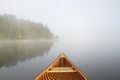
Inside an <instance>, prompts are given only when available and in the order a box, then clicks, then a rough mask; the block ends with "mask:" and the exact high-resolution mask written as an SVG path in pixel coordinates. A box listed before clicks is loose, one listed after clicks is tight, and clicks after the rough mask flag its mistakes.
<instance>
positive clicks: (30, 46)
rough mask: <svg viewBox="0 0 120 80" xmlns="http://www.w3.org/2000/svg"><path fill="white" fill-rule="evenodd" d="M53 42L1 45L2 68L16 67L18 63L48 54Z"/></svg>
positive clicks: (24, 42) (0, 59)
mask: <svg viewBox="0 0 120 80" xmlns="http://www.w3.org/2000/svg"><path fill="white" fill-rule="evenodd" d="M52 45H53V42H52V41H15V42H1V43H0V68H1V67H2V66H6V67H9V66H14V65H16V64H17V62H18V61H25V60H29V59H32V58H35V57H37V56H42V55H43V54H46V53H48V51H49V50H50V48H51V46H52Z"/></svg>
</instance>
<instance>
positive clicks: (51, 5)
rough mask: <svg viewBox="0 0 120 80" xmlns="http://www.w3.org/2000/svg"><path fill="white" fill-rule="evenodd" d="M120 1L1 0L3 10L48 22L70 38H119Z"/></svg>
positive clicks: (62, 36)
mask: <svg viewBox="0 0 120 80" xmlns="http://www.w3.org/2000/svg"><path fill="white" fill-rule="evenodd" d="M119 4H120V1H118V0H97V1H96V0H91V1H89V0H60V1H59V0H50V1H49V0H44V1H43V0H12V1H9V0H0V14H4V13H7V14H13V15H16V17H17V18H23V19H26V20H31V21H35V22H42V23H43V24H47V25H48V27H49V28H50V29H51V31H52V32H53V33H55V34H56V35H58V36H59V38H60V39H65V40H66V39H67V41H74V40H78V41H83V42H84V41H86V42H91V41H99V40H107V41H110V40H111V41H112V40H115V41H116V40H117V41H119V40H120V38H119V36H120V22H119V21H120V6H119Z"/></svg>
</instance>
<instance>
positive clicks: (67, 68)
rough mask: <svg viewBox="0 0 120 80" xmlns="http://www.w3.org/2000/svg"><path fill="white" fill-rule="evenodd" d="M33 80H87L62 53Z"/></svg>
mask: <svg viewBox="0 0 120 80" xmlns="http://www.w3.org/2000/svg"><path fill="white" fill-rule="evenodd" d="M34 80H87V78H86V76H85V75H83V73H82V72H81V71H80V70H79V69H78V68H77V67H76V66H75V65H74V64H73V63H72V62H71V61H70V60H69V59H68V58H67V57H66V56H65V54H64V53H61V54H60V55H59V56H58V58H57V59H56V60H55V61H54V62H53V63H52V64H50V66H48V67H47V68H46V69H45V70H44V71H43V72H41V73H40V74H39V75H38V76H37V77H36V78H35V79H34Z"/></svg>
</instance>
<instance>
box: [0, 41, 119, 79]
mask: <svg viewBox="0 0 120 80" xmlns="http://www.w3.org/2000/svg"><path fill="white" fill-rule="evenodd" d="M61 52H64V53H65V54H66V55H67V57H68V58H69V59H70V60H71V61H72V62H73V63H74V64H75V65H76V66H77V67H79V68H80V70H81V71H82V72H83V73H84V74H85V75H86V76H87V77H88V79H89V80H120V43H119V42H113V41H112V42H104V41H103V42H102V41H101V42H88V43H87V42H86V43H84V42H81V41H69V42H68V41H67V40H64V41H63V40H59V41H54V42H53V41H25V40H24V41H7V42H5V41H1V42H0V80H33V79H34V78H35V77H36V76H37V75H38V74H39V73H40V72H41V71H42V70H43V69H44V68H46V67H47V66H48V65H49V64H50V63H51V62H52V61H54V60H55V59H56V57H57V56H58V55H59V54H60V53H61Z"/></svg>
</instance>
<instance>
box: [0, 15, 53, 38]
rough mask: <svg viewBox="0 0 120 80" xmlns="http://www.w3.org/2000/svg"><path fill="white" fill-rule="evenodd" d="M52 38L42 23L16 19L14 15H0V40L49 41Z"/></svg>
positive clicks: (51, 34)
mask: <svg viewBox="0 0 120 80" xmlns="http://www.w3.org/2000/svg"><path fill="white" fill-rule="evenodd" d="M53 36H54V35H53V33H51V31H50V30H49V28H48V27H47V26H45V25H43V24H42V23H35V22H32V21H28V20H23V19H17V18H16V17H15V16H14V15H8V14H4V15H0V40H5V39H6V40H11V39H12V40H13V39H15V40H16V39H51V38H53Z"/></svg>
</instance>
